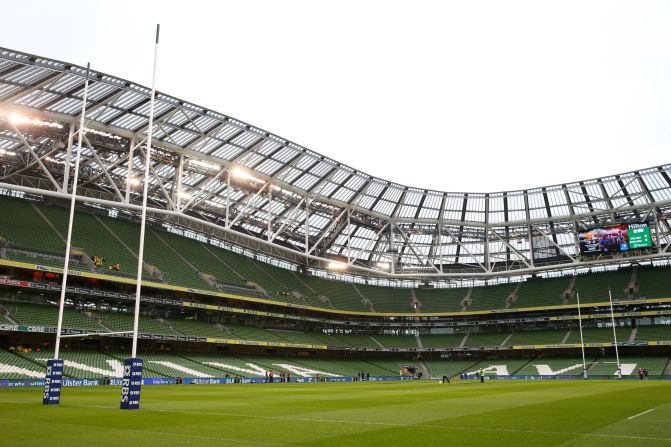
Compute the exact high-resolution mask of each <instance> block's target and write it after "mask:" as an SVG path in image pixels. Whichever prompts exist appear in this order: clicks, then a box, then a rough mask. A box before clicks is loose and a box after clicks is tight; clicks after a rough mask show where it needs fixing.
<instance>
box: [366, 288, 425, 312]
mask: <svg viewBox="0 0 671 447" xmlns="http://www.w3.org/2000/svg"><path fill="white" fill-rule="evenodd" d="M356 287H357V289H359V291H360V292H361V294H362V295H363V296H364V297H366V298H367V299H369V300H370V301H372V303H373V308H374V309H375V311H376V312H405V313H409V312H414V308H413V307H412V295H411V294H410V289H395V288H392V287H376V286H367V285H363V284H357V286H356Z"/></svg>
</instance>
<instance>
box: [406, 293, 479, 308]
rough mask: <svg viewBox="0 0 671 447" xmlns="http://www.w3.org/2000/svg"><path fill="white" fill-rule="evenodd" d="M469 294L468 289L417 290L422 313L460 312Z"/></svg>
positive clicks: (416, 294)
mask: <svg viewBox="0 0 671 447" xmlns="http://www.w3.org/2000/svg"><path fill="white" fill-rule="evenodd" d="M467 293H468V289H467V288H449V289H447V288H446V289H415V296H416V297H417V299H418V300H419V302H420V304H421V307H420V308H419V309H420V312H459V311H461V308H462V307H463V301H464V297H465V296H466V294H467Z"/></svg>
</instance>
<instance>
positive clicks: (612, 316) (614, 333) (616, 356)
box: [608, 287, 622, 379]
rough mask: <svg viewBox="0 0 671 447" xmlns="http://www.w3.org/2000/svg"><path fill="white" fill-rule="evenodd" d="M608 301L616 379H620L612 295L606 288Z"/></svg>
mask: <svg viewBox="0 0 671 447" xmlns="http://www.w3.org/2000/svg"><path fill="white" fill-rule="evenodd" d="M608 300H609V301H610V321H611V323H612V325H613V342H614V343H615V360H616V361H617V378H618V379H621V378H622V367H621V366H620V351H619V348H618V346H617V331H616V330H615V314H614V313H613V294H612V293H611V292H610V287H609V288H608Z"/></svg>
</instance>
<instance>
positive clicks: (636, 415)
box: [627, 408, 655, 421]
mask: <svg viewBox="0 0 671 447" xmlns="http://www.w3.org/2000/svg"><path fill="white" fill-rule="evenodd" d="M651 411H655V409H654V408H651V409H649V410H645V411H642V412H640V413H638V414H635V415H633V416H629V417H628V418H627V420H628V421H631V420H632V419H636V418H637V417H639V416H643V415H644V414H648V413H650V412H651Z"/></svg>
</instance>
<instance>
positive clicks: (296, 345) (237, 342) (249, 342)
mask: <svg viewBox="0 0 671 447" xmlns="http://www.w3.org/2000/svg"><path fill="white" fill-rule="evenodd" d="M207 342H208V343H218V344H227V345H256V346H279V347H290V348H306V349H328V346H327V345H306V344H302V343H283V342H272V341H255V340H237V339H227V338H208V339H207Z"/></svg>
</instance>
